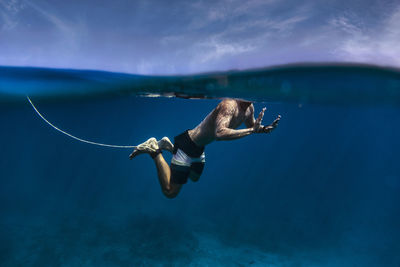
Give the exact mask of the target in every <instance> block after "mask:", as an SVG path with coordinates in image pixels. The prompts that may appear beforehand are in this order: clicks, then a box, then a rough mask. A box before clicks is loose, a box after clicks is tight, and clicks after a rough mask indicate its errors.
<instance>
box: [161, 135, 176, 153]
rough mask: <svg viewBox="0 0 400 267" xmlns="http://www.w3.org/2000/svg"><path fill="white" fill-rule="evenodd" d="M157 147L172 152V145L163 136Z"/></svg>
mask: <svg viewBox="0 0 400 267" xmlns="http://www.w3.org/2000/svg"><path fill="white" fill-rule="evenodd" d="M158 146H159V147H160V149H162V150H167V151H169V152H171V153H172V151H173V150H174V145H173V144H172V142H171V141H170V140H169V138H168V137H166V136H164V137H163V138H162V139H161V140H160V141H158Z"/></svg>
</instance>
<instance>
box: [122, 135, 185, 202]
mask: <svg viewBox="0 0 400 267" xmlns="http://www.w3.org/2000/svg"><path fill="white" fill-rule="evenodd" d="M160 141H162V142H161V143H160V146H159V143H158V142H157V140H156V139H155V138H153V137H152V138H150V139H148V140H147V141H146V142H144V143H142V144H140V145H138V146H137V147H136V149H135V150H134V151H133V152H132V154H131V155H130V156H129V158H130V159H133V158H134V157H136V156H138V155H140V154H143V153H146V154H149V155H151V156H152V158H153V160H154V163H155V164H156V168H157V173H158V180H159V182H160V186H161V190H162V192H163V194H164V195H165V196H166V197H168V198H174V197H176V196H177V195H178V193H179V190H180V189H181V187H182V185H180V184H174V183H171V169H170V167H169V166H168V164H167V162H166V161H165V159H164V157H163V156H162V154H161V153H158V152H157V151H159V150H160V149H161V148H162V149H165V150H172V149H173V145H172V143H171V142H170V141H169V139H168V138H167V137H164V138H163V139H162V140H160Z"/></svg>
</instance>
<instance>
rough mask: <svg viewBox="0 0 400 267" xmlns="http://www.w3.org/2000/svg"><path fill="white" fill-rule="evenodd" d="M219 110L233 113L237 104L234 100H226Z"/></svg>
mask: <svg viewBox="0 0 400 267" xmlns="http://www.w3.org/2000/svg"><path fill="white" fill-rule="evenodd" d="M218 106H219V109H220V110H224V111H231V110H234V109H235V108H236V107H237V102H236V101H235V100H234V99H232V98H225V99H223V100H222V101H221V102H220V103H219V105H218Z"/></svg>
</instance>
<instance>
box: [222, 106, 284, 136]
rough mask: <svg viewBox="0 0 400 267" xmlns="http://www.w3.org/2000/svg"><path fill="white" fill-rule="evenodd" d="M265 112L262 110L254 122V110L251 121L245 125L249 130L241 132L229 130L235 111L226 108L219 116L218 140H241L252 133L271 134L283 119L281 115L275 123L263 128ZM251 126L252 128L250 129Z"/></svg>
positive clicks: (241, 130)
mask: <svg viewBox="0 0 400 267" xmlns="http://www.w3.org/2000/svg"><path fill="white" fill-rule="evenodd" d="M264 111H265V108H263V109H262V111H261V112H260V114H259V115H258V118H257V120H254V117H253V116H254V115H253V114H254V108H253V110H252V114H251V118H250V119H249V121H246V122H245V124H246V126H247V127H248V128H246V129H240V130H235V129H231V128H229V122H230V120H231V119H232V116H233V112H234V110H233V109H232V108H229V107H224V108H223V110H221V112H220V113H219V114H218V117H217V128H216V133H215V136H216V140H218V141H222V140H234V139H239V138H242V137H245V136H248V135H250V134H252V133H269V132H271V131H272V130H273V129H275V128H276V126H278V122H279V120H280V118H281V116H280V115H279V116H278V118H276V119H275V120H274V122H273V123H271V124H270V125H268V126H263V125H261V122H262V119H263V117H264ZM249 126H250V127H249Z"/></svg>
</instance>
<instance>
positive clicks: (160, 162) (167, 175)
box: [154, 153, 182, 198]
mask: <svg viewBox="0 0 400 267" xmlns="http://www.w3.org/2000/svg"><path fill="white" fill-rule="evenodd" d="M154 163H155V164H156V168H157V173H158V181H159V182H160V186H161V190H162V192H163V194H164V195H165V196H166V197H167V198H174V197H176V196H177V195H178V193H179V191H180V189H181V187H182V185H181V184H174V183H171V169H170V167H169V165H168V163H167V162H166V161H165V159H164V157H163V156H162V154H161V153H160V154H158V155H157V156H155V157H154Z"/></svg>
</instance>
